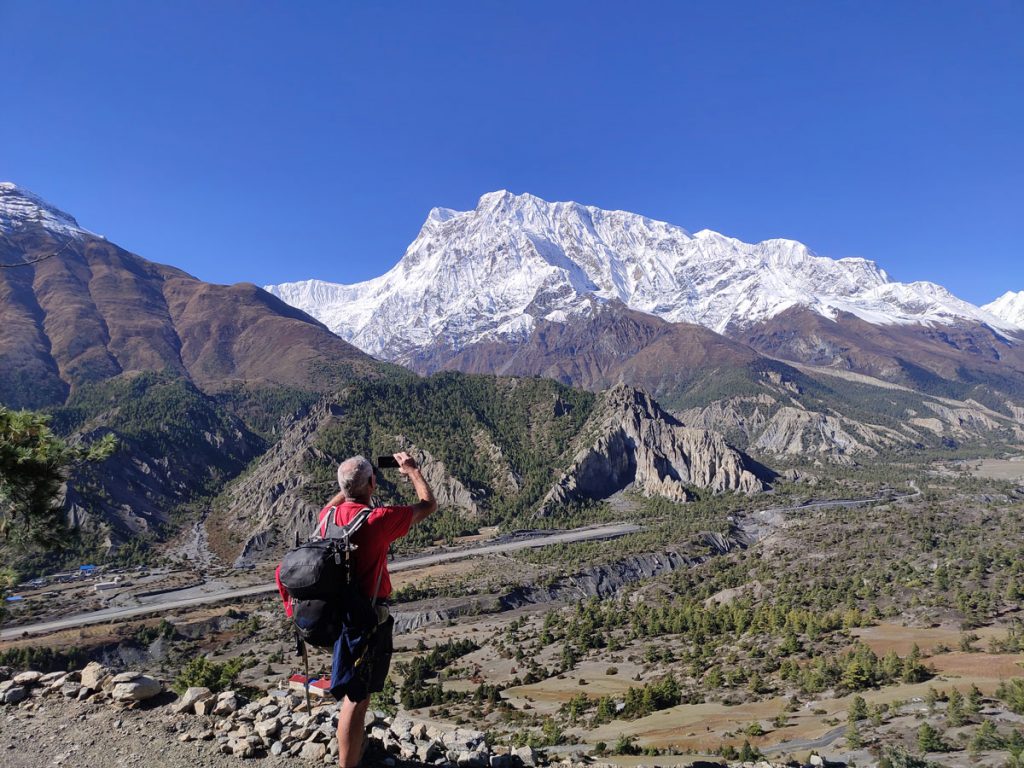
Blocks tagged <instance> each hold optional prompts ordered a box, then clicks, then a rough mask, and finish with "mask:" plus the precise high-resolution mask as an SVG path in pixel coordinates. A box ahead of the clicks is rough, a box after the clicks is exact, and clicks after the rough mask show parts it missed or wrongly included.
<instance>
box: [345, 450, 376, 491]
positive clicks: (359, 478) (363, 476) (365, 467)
mask: <svg viewBox="0 0 1024 768" xmlns="http://www.w3.org/2000/svg"><path fill="white" fill-rule="evenodd" d="M371 477H373V464H371V463H370V460H369V459H367V458H366V457H365V456H353V457H352V458H351V459H345V460H344V461H343V462H341V464H339V465H338V485H339V486H341V490H342V492H343V493H344V494H345V498H347V499H354V498H356V497H357V496H362V495H363V494H365V493H366V491H367V490H368V489H369V487H370V478H371Z"/></svg>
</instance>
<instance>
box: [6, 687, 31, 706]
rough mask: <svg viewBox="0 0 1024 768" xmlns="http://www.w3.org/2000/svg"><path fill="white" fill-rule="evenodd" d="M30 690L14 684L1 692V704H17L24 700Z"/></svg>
mask: <svg viewBox="0 0 1024 768" xmlns="http://www.w3.org/2000/svg"><path fill="white" fill-rule="evenodd" d="M26 696H28V691H27V690H26V689H25V688H23V687H22V686H20V685H12V686H10V687H8V688H7V689H5V690H4V691H3V692H0V704H17V703H18V702H19V701H24V700H25V697H26Z"/></svg>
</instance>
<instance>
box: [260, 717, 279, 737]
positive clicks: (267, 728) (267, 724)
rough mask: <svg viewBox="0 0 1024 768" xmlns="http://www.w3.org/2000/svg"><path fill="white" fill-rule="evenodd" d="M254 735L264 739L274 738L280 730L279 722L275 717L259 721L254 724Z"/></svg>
mask: <svg viewBox="0 0 1024 768" xmlns="http://www.w3.org/2000/svg"><path fill="white" fill-rule="evenodd" d="M255 727H256V733H258V734H259V735H260V736H263V737H265V738H270V737H271V736H276V735H277V734H278V733H279V732H280V730H281V721H280V720H278V719H277V718H276V717H272V718H270V719H269V720H260V721H259V722H258V723H256V726H255Z"/></svg>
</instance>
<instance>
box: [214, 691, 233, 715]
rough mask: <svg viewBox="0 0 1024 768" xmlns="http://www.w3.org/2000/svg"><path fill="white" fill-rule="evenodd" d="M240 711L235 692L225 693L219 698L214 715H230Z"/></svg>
mask: <svg viewBox="0 0 1024 768" xmlns="http://www.w3.org/2000/svg"><path fill="white" fill-rule="evenodd" d="M237 710H238V698H237V697H236V696H235V692H234V691H225V692H224V693H222V694H220V696H218V697H217V702H216V704H214V705H213V714H215V715H230V714H232V713H233V712H235V711H237Z"/></svg>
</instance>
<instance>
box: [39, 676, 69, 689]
mask: <svg viewBox="0 0 1024 768" xmlns="http://www.w3.org/2000/svg"><path fill="white" fill-rule="evenodd" d="M67 674H68V673H67V672H47V673H46V674H45V675H43V676H42V677H40V678H39V684H40V685H50V684H51V683H53V682H56V681H57V680H60V679H61V678H64V677H67ZM57 687H58V688H59V687H60V686H57Z"/></svg>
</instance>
